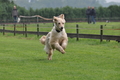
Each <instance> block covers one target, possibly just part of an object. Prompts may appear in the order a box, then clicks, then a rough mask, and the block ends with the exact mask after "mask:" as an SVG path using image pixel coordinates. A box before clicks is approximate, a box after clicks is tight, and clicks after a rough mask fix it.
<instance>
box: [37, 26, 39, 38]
mask: <svg viewBox="0 0 120 80" xmlns="http://www.w3.org/2000/svg"><path fill="white" fill-rule="evenodd" d="M37 37H39V24H37Z"/></svg>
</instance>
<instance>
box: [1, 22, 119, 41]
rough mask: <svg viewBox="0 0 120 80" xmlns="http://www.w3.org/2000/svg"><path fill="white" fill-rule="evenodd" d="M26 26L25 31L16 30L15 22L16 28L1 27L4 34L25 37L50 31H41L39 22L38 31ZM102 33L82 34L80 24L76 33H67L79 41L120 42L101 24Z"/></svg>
mask: <svg viewBox="0 0 120 80" xmlns="http://www.w3.org/2000/svg"><path fill="white" fill-rule="evenodd" d="M23 27H24V31H17V30H16V24H14V30H6V29H5V25H4V24H3V29H0V32H1V33H3V35H5V33H6V32H7V33H13V35H14V36H15V35H16V33H17V34H24V36H25V37H27V36H28V34H35V35H37V37H39V36H40V35H46V34H47V33H48V32H40V31H39V29H40V27H39V24H37V28H36V31H27V24H23ZM99 30H100V34H99V35H98V34H81V33H79V32H80V29H79V26H78V25H76V33H67V35H68V37H70V38H76V40H77V41H78V40H79V39H80V38H89V39H99V40H100V42H102V41H103V40H109V41H110V40H116V41H118V42H120V36H114V35H103V30H104V29H103V25H100V29H99Z"/></svg>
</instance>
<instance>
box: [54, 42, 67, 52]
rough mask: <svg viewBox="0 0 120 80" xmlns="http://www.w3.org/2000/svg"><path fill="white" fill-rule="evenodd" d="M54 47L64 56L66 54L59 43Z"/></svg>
mask: <svg viewBox="0 0 120 80" xmlns="http://www.w3.org/2000/svg"><path fill="white" fill-rule="evenodd" d="M53 46H54V48H55V49H56V50H58V51H60V52H61V53H62V54H64V53H65V51H64V49H63V48H62V47H61V46H60V45H59V44H58V43H55V44H53Z"/></svg>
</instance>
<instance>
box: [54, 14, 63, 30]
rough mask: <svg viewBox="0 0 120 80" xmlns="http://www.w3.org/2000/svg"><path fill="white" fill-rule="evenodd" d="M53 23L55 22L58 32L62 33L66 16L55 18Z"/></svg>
mask: <svg viewBox="0 0 120 80" xmlns="http://www.w3.org/2000/svg"><path fill="white" fill-rule="evenodd" d="M53 22H54V25H55V29H56V31H58V32H60V31H62V30H63V28H64V25H65V19H64V14H61V15H59V16H58V17H55V16H54V17H53Z"/></svg>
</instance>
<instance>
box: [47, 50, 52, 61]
mask: <svg viewBox="0 0 120 80" xmlns="http://www.w3.org/2000/svg"><path fill="white" fill-rule="evenodd" d="M52 55H53V49H51V50H50V51H49V53H48V60H52Z"/></svg>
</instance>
